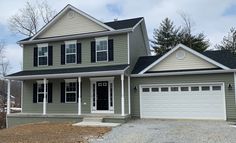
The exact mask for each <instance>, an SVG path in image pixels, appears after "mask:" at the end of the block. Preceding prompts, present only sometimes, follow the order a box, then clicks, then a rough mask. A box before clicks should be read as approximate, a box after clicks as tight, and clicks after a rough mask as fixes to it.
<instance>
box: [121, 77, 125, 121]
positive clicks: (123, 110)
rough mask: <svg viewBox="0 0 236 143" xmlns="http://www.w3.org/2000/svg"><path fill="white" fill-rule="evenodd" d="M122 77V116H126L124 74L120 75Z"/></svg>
mask: <svg viewBox="0 0 236 143" xmlns="http://www.w3.org/2000/svg"><path fill="white" fill-rule="evenodd" d="M120 78H121V116H125V97H124V94H125V93H124V74H122V75H120Z"/></svg>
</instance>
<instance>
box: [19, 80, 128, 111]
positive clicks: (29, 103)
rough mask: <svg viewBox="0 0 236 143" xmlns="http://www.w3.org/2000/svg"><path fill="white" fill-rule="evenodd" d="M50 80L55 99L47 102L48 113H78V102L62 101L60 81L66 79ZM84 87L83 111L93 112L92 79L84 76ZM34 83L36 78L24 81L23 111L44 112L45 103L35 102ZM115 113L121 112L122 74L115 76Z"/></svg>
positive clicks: (126, 102) (126, 94) (82, 90)
mask: <svg viewBox="0 0 236 143" xmlns="http://www.w3.org/2000/svg"><path fill="white" fill-rule="evenodd" d="M48 81H49V82H51V83H52V84H53V96H52V98H53V100H52V103H47V113H48V114H53V113H55V114H77V113H78V103H61V85H60V83H61V82H63V81H64V79H48ZM81 81H82V83H81V85H82V89H81V92H82V94H81V96H82V102H81V112H82V114H89V113H91V91H90V79H89V78H88V77H84V78H82V79H81ZM33 83H36V81H35V80H27V81H24V91H23V92H24V95H23V106H22V107H23V109H22V112H23V113H42V112H43V104H42V103H33ZM114 87H115V88H114V113H115V114H121V78H120V76H115V79H114ZM124 88H125V90H124V91H125V95H124V96H125V113H126V114H127V113H128V101H127V100H128V84H127V77H126V78H125V84H124Z"/></svg>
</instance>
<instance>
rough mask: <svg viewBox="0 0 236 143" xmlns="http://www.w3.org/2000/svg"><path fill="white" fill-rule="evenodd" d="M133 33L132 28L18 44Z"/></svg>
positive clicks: (25, 42) (27, 42)
mask: <svg viewBox="0 0 236 143" xmlns="http://www.w3.org/2000/svg"><path fill="white" fill-rule="evenodd" d="M127 32H132V28H125V29H120V30H114V31H100V32H94V33H84V34H76V35H64V36H55V37H48V38H45V39H35V40H33V41H18V42H17V43H18V44H34V43H35V44H37V43H42V42H52V41H65V40H71V39H82V38H91V37H97V36H107V35H114V34H122V33H127Z"/></svg>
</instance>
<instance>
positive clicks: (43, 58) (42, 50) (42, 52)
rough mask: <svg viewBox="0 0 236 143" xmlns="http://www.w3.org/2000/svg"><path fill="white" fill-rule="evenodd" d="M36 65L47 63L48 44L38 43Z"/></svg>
mask: <svg viewBox="0 0 236 143" xmlns="http://www.w3.org/2000/svg"><path fill="white" fill-rule="evenodd" d="M38 65H39V66H43V65H48V44H38Z"/></svg>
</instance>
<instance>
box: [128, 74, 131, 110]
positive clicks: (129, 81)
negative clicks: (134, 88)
mask: <svg viewBox="0 0 236 143" xmlns="http://www.w3.org/2000/svg"><path fill="white" fill-rule="evenodd" d="M130 103H131V102H130V76H128V104H129V114H130V113H131V110H130V109H131V108H130V107H131V104H130Z"/></svg>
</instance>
